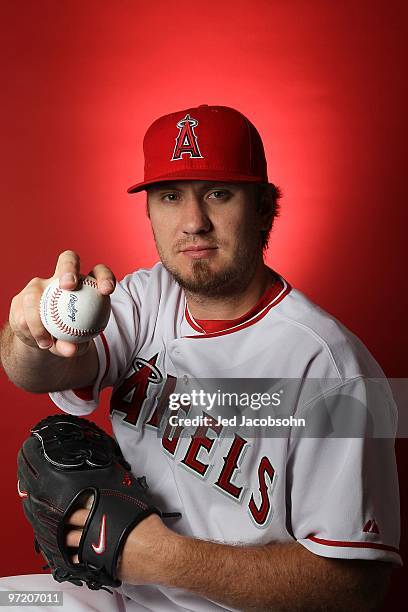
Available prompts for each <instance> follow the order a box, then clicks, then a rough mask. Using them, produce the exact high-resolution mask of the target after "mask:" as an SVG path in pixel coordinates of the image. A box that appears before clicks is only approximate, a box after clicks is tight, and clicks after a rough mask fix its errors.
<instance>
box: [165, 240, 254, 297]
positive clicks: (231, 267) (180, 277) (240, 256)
mask: <svg viewBox="0 0 408 612" xmlns="http://www.w3.org/2000/svg"><path fill="white" fill-rule="evenodd" d="M156 246H157V250H158V253H159V255H160V259H161V262H162V264H163V266H164V267H165V268H166V270H167V271H168V272H169V273H170V274H171V275H172V276H173V278H174V280H175V281H176V282H177V283H178V285H179V286H180V287H181V288H182V289H184V290H185V291H186V292H187V293H189V294H192V295H194V296H197V297H209V298H226V297H231V296H233V295H239V294H240V293H242V292H243V291H244V290H245V289H246V288H247V287H248V285H249V283H250V282H251V280H252V278H253V276H254V274H255V271H256V268H257V266H258V263H259V260H260V258H262V247H261V246H260V245H259V244H258V242H257V243H256V244H250V245H248V244H247V245H246V246H245V247H240V248H238V249H237V252H236V253H235V255H234V257H233V260H232V261H231V262H229V263H227V264H226V265H225V266H224V268H222V269H220V270H218V271H215V270H213V269H212V268H211V262H210V261H208V260H207V259H197V260H192V262H191V268H190V271H189V272H188V273H182V272H181V271H180V270H178V269H177V267H176V266H175V265H174V264H172V263H170V261H169V259H168V258H167V257H166V255H165V253H164V252H163V251H162V249H161V248H160V246H159V244H158V243H157V241H156Z"/></svg>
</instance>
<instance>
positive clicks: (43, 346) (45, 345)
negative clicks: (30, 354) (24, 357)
mask: <svg viewBox="0 0 408 612" xmlns="http://www.w3.org/2000/svg"><path fill="white" fill-rule="evenodd" d="M38 346H39V347H40V349H49V348H51V347H52V340H39V341H38Z"/></svg>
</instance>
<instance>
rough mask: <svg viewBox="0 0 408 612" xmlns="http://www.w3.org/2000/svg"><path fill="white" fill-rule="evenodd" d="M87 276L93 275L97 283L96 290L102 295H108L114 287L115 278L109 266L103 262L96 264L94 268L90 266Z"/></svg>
mask: <svg viewBox="0 0 408 612" xmlns="http://www.w3.org/2000/svg"><path fill="white" fill-rule="evenodd" d="M89 276H93V277H94V278H95V280H96V282H97V283H98V290H99V291H100V292H101V293H102V294H103V295H109V294H110V293H112V292H113V291H114V289H115V285H116V278H115V276H114V274H113V272H112V270H110V268H108V267H106V266H105V265H104V264H98V265H96V266H95V267H94V268H92V270H91V272H90V273H89Z"/></svg>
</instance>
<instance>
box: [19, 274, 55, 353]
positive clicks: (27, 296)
mask: <svg viewBox="0 0 408 612" xmlns="http://www.w3.org/2000/svg"><path fill="white" fill-rule="evenodd" d="M46 286H47V281H45V280H43V279H41V278H33V280H31V281H30V282H29V283H28V285H27V286H26V287H25V288H24V289H23V291H21V293H19V294H18V295H16V296H15V297H14V298H13V300H12V302H11V309H10V316H9V322H10V327H11V329H12V330H13V332H14V333H15V335H16V336H17V337H18V338H19V339H20V340H21V341H22V342H24V344H27V345H28V346H33V347H35V346H39V347H40V348H43V349H48V348H50V347H51V346H52V345H53V339H52V336H51V334H50V333H49V332H48V331H47V330H46V329H45V327H44V326H43V324H42V322H41V318H40V306H39V305H40V299H41V295H42V293H43V291H44V289H45V287H46Z"/></svg>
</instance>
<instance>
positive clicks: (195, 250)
mask: <svg viewBox="0 0 408 612" xmlns="http://www.w3.org/2000/svg"><path fill="white" fill-rule="evenodd" d="M217 249H218V247H214V246H208V245H207V244H194V245H190V246H188V247H185V248H184V249H181V250H180V253H183V255H185V256H186V257H192V258H193V259H199V258H200V257H211V255H213V254H214V253H215V251H216V250H217Z"/></svg>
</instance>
